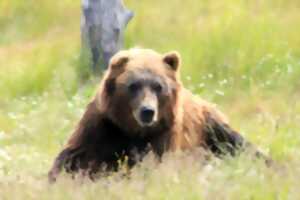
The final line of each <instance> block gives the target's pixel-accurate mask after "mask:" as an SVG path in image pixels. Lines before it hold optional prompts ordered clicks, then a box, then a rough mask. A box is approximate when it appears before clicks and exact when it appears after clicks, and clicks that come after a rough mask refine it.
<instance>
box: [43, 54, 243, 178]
mask: <svg viewBox="0 0 300 200" xmlns="http://www.w3.org/2000/svg"><path fill="white" fill-rule="evenodd" d="M179 66H180V57H179V55H178V53H176V52H171V53H168V54H166V55H161V54H158V53H156V52H154V51H152V50H143V49H133V50H128V51H121V52H119V53H118V54H117V55H115V56H114V57H113V58H112V60H111V62H110V65H109V69H108V71H107V72H106V73H105V75H104V77H103V79H102V81H101V83H100V86H99V89H98V93H97V94H96V96H95V97H94V99H93V100H92V101H91V103H90V104H89V105H88V106H87V108H86V112H85V114H84V115H83V117H82V119H81V120H80V122H79V124H78V126H77V128H76V130H75V132H74V133H73V135H72V136H71V138H70V140H69V142H68V144H67V145H66V147H65V148H64V150H63V151H62V152H61V153H60V154H59V155H58V157H57V158H56V161H55V163H54V165H53V167H52V169H51V171H50V172H49V179H50V181H55V179H56V177H57V176H58V174H59V173H60V171H61V170H62V169H63V168H65V169H66V171H67V172H70V173H76V172H78V171H80V170H83V171H88V173H89V174H90V175H91V177H93V174H95V173H96V172H99V171H101V169H102V168H101V167H102V166H103V165H105V169H106V170H112V169H117V160H118V159H122V158H124V156H127V157H128V158H129V160H128V164H129V165H133V164H134V163H135V162H136V157H135V156H136V154H139V155H143V154H144V153H147V151H148V149H149V147H150V148H151V149H152V150H153V151H154V152H155V153H156V154H157V155H158V156H161V155H162V154H163V153H164V152H165V151H169V150H170V151H177V150H186V149H192V148H195V147H203V148H206V149H207V150H210V151H212V152H213V153H215V154H223V153H230V154H231V155H234V154H235V152H236V150H238V149H240V148H241V147H243V146H245V144H246V142H244V140H243V138H242V137H241V136H240V135H239V134H238V133H237V132H235V131H234V130H232V129H231V128H230V127H229V125H228V122H227V120H226V118H225V117H224V116H223V114H222V113H220V112H219V111H218V110H217V109H216V108H215V106H213V105H212V104H210V103H208V102H206V101H204V100H202V99H200V98H197V97H195V96H194V95H193V94H192V93H191V92H189V91H188V90H187V89H185V88H184V87H183V86H182V83H181V81H180V78H179V70H178V68H179ZM139 70H140V71H141V72H142V71H145V70H146V71H150V72H151V73H152V74H155V75H159V76H160V77H162V79H163V80H164V81H165V83H166V85H168V93H167V95H165V96H164V97H161V98H162V99H161V102H160V103H161V105H160V106H159V119H161V121H160V122H159V123H158V124H157V125H156V126H155V127H149V128H141V127H139V125H138V124H137V122H136V121H135V120H134V118H133V116H132V115H131V114H130V113H131V112H132V110H131V107H130V106H129V105H130V104H131V103H132V102H130V99H129V98H127V96H128V95H127V94H126V92H124V91H123V89H120V88H117V86H119V85H120V87H121V86H122V85H125V84H126V83H127V82H128V76H129V75H128V74H130V73H129V72H138V73H139ZM138 75H139V74H138ZM140 76H142V73H140ZM159 98H160V97H159ZM220 146H221V147H220Z"/></svg>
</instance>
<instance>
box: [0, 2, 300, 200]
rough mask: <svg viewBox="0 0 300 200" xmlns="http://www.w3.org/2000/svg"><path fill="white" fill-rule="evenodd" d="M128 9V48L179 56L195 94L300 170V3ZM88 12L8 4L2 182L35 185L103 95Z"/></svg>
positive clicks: (2, 74) (1, 8)
mask: <svg viewBox="0 0 300 200" xmlns="http://www.w3.org/2000/svg"><path fill="white" fill-rule="evenodd" d="M124 3H125V5H126V7H127V8H129V9H130V10H132V11H134V12H135V16H134V18H133V19H132V20H131V21H130V23H129V24H128V27H127V29H126V35H125V47H124V48H130V47H135V46H139V47H145V48H153V49H155V50H157V51H159V52H162V53H163V52H166V51H169V50H177V51H179V52H180V54H181V56H182V59H183V65H182V68H181V75H182V80H183V82H184V84H185V86H186V87H188V88H189V89H191V90H192V91H193V92H194V93H195V94H198V95H200V96H201V97H202V98H204V99H206V100H209V101H212V102H214V103H216V104H217V105H218V107H219V108H220V109H221V110H222V111H223V112H225V113H226V114H227V115H228V116H229V118H230V121H231V123H232V125H233V126H234V127H235V128H236V129H237V130H239V131H240V132H241V133H242V134H243V135H245V137H246V138H248V139H249V140H250V141H252V142H253V143H255V144H257V146H259V147H260V148H261V149H262V150H263V151H265V152H267V153H268V154H270V155H271V156H272V157H273V158H274V159H276V160H279V161H283V162H291V163H292V162H296V163H297V162H298V161H300V160H299V156H298V157H297V158H295V155H298V153H299V150H300V136H299V129H300V123H299V120H300V103H299V98H300V91H299V88H300V79H299V77H300V1H298V0H217V1H209V0H201V1H199V0H185V1H181V0H172V1H167V0H151V1H147V0H144V1H140V0H125V1H124ZM80 6H81V3H80V1H73V0H59V1H51V0H39V1H36V0H26V1H20V0H1V1H0V182H1V179H2V180H7V179H9V180H11V183H12V184H11V185H10V186H12V185H15V184H16V182H15V180H17V178H16V177H17V176H21V177H22V176H23V177H24V176H25V177H27V179H26V180H27V181H28V180H30V181H32V183H31V182H30V183H31V184H29V186H28V187H31V186H32V185H35V184H34V180H35V179H36V177H43V176H44V175H45V174H46V172H47V170H48V168H49V167H50V165H51V162H52V160H53V158H54V156H55V155H56V153H57V152H58V150H59V149H60V148H61V146H62V145H63V144H64V143H65V141H66V139H67V138H68V136H69V135H70V133H71V130H72V129H73V127H74V125H75V124H76V121H77V120H78V119H79V118H80V116H81V114H82V112H83V110H84V108H85V105H86V104H87V103H88V101H89V100H90V98H91V97H92V96H93V94H94V92H95V90H96V88H97V83H98V82H99V80H100V77H98V76H97V77H88V78H87V77H86V76H84V78H82V77H83V76H82V75H83V74H86V73H87V70H89V69H88V68H86V66H83V65H82V64H81V61H80V46H81V41H80V15H81V10H80ZM297 166H298V165H294V166H293V165H291V170H292V171H293V170H294V171H293V172H294V173H296V174H297V173H298V175H300V172H299V170H298V167H297ZM296 169H297V170H298V171H297V172H296ZM222 180H223V179H222ZM289 180H290V179H289ZM291 180H293V181H295V180H294V179H291ZM291 180H290V182H288V183H289V185H287V187H288V186H292V185H293V184H294V182H293V181H291ZM224 181H225V179H224ZM275 181H276V180H275ZM25 182H26V181H25ZM27 183H28V182H27ZM264 183H265V184H268V183H269V182H268V181H266V182H264ZM275 183H277V182H275ZM30 185H31V186H30ZM0 187H1V186H0ZM12 188H13V187H12ZM5 189H6V191H9V192H12V191H14V189H11V188H10V189H9V187H7V188H5ZM30 189H32V188H29V190H30ZM34 191H35V190H34ZM26 194H27V193H26ZM28 194H29V193H28ZM11 195H12V196H7V198H8V199H12V197H15V196H13V194H12V193H11ZM23 195H25V193H24V194H23ZM298 197H299V196H298Z"/></svg>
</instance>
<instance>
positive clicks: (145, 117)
mask: <svg viewBox="0 0 300 200" xmlns="http://www.w3.org/2000/svg"><path fill="white" fill-rule="evenodd" d="M154 114H155V109H154V108H152V107H147V106H143V107H142V108H141V111H140V119H141V121H142V122H143V123H144V124H151V123H152V121H153V119H154Z"/></svg>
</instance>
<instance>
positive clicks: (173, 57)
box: [163, 51, 181, 71]
mask: <svg viewBox="0 0 300 200" xmlns="http://www.w3.org/2000/svg"><path fill="white" fill-rule="evenodd" d="M163 61H164V62H165V63H166V64H167V65H169V66H170V67H171V69H173V70H174V71H177V70H178V68H179V66H180V62H181V58H180V54H179V53H178V52H176V51H171V52H169V53H166V54H165V55H164V58H163Z"/></svg>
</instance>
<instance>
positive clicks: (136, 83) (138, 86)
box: [128, 82, 142, 93]
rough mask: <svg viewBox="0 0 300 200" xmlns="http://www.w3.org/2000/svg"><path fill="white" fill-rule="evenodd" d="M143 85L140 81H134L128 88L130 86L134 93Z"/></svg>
mask: <svg viewBox="0 0 300 200" xmlns="http://www.w3.org/2000/svg"><path fill="white" fill-rule="evenodd" d="M141 87H142V84H141V83H140V82H134V83H131V84H130V85H129V87H128V88H129V91H130V92H133V93H134V92H136V91H138V90H139V89H140V88H141Z"/></svg>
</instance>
